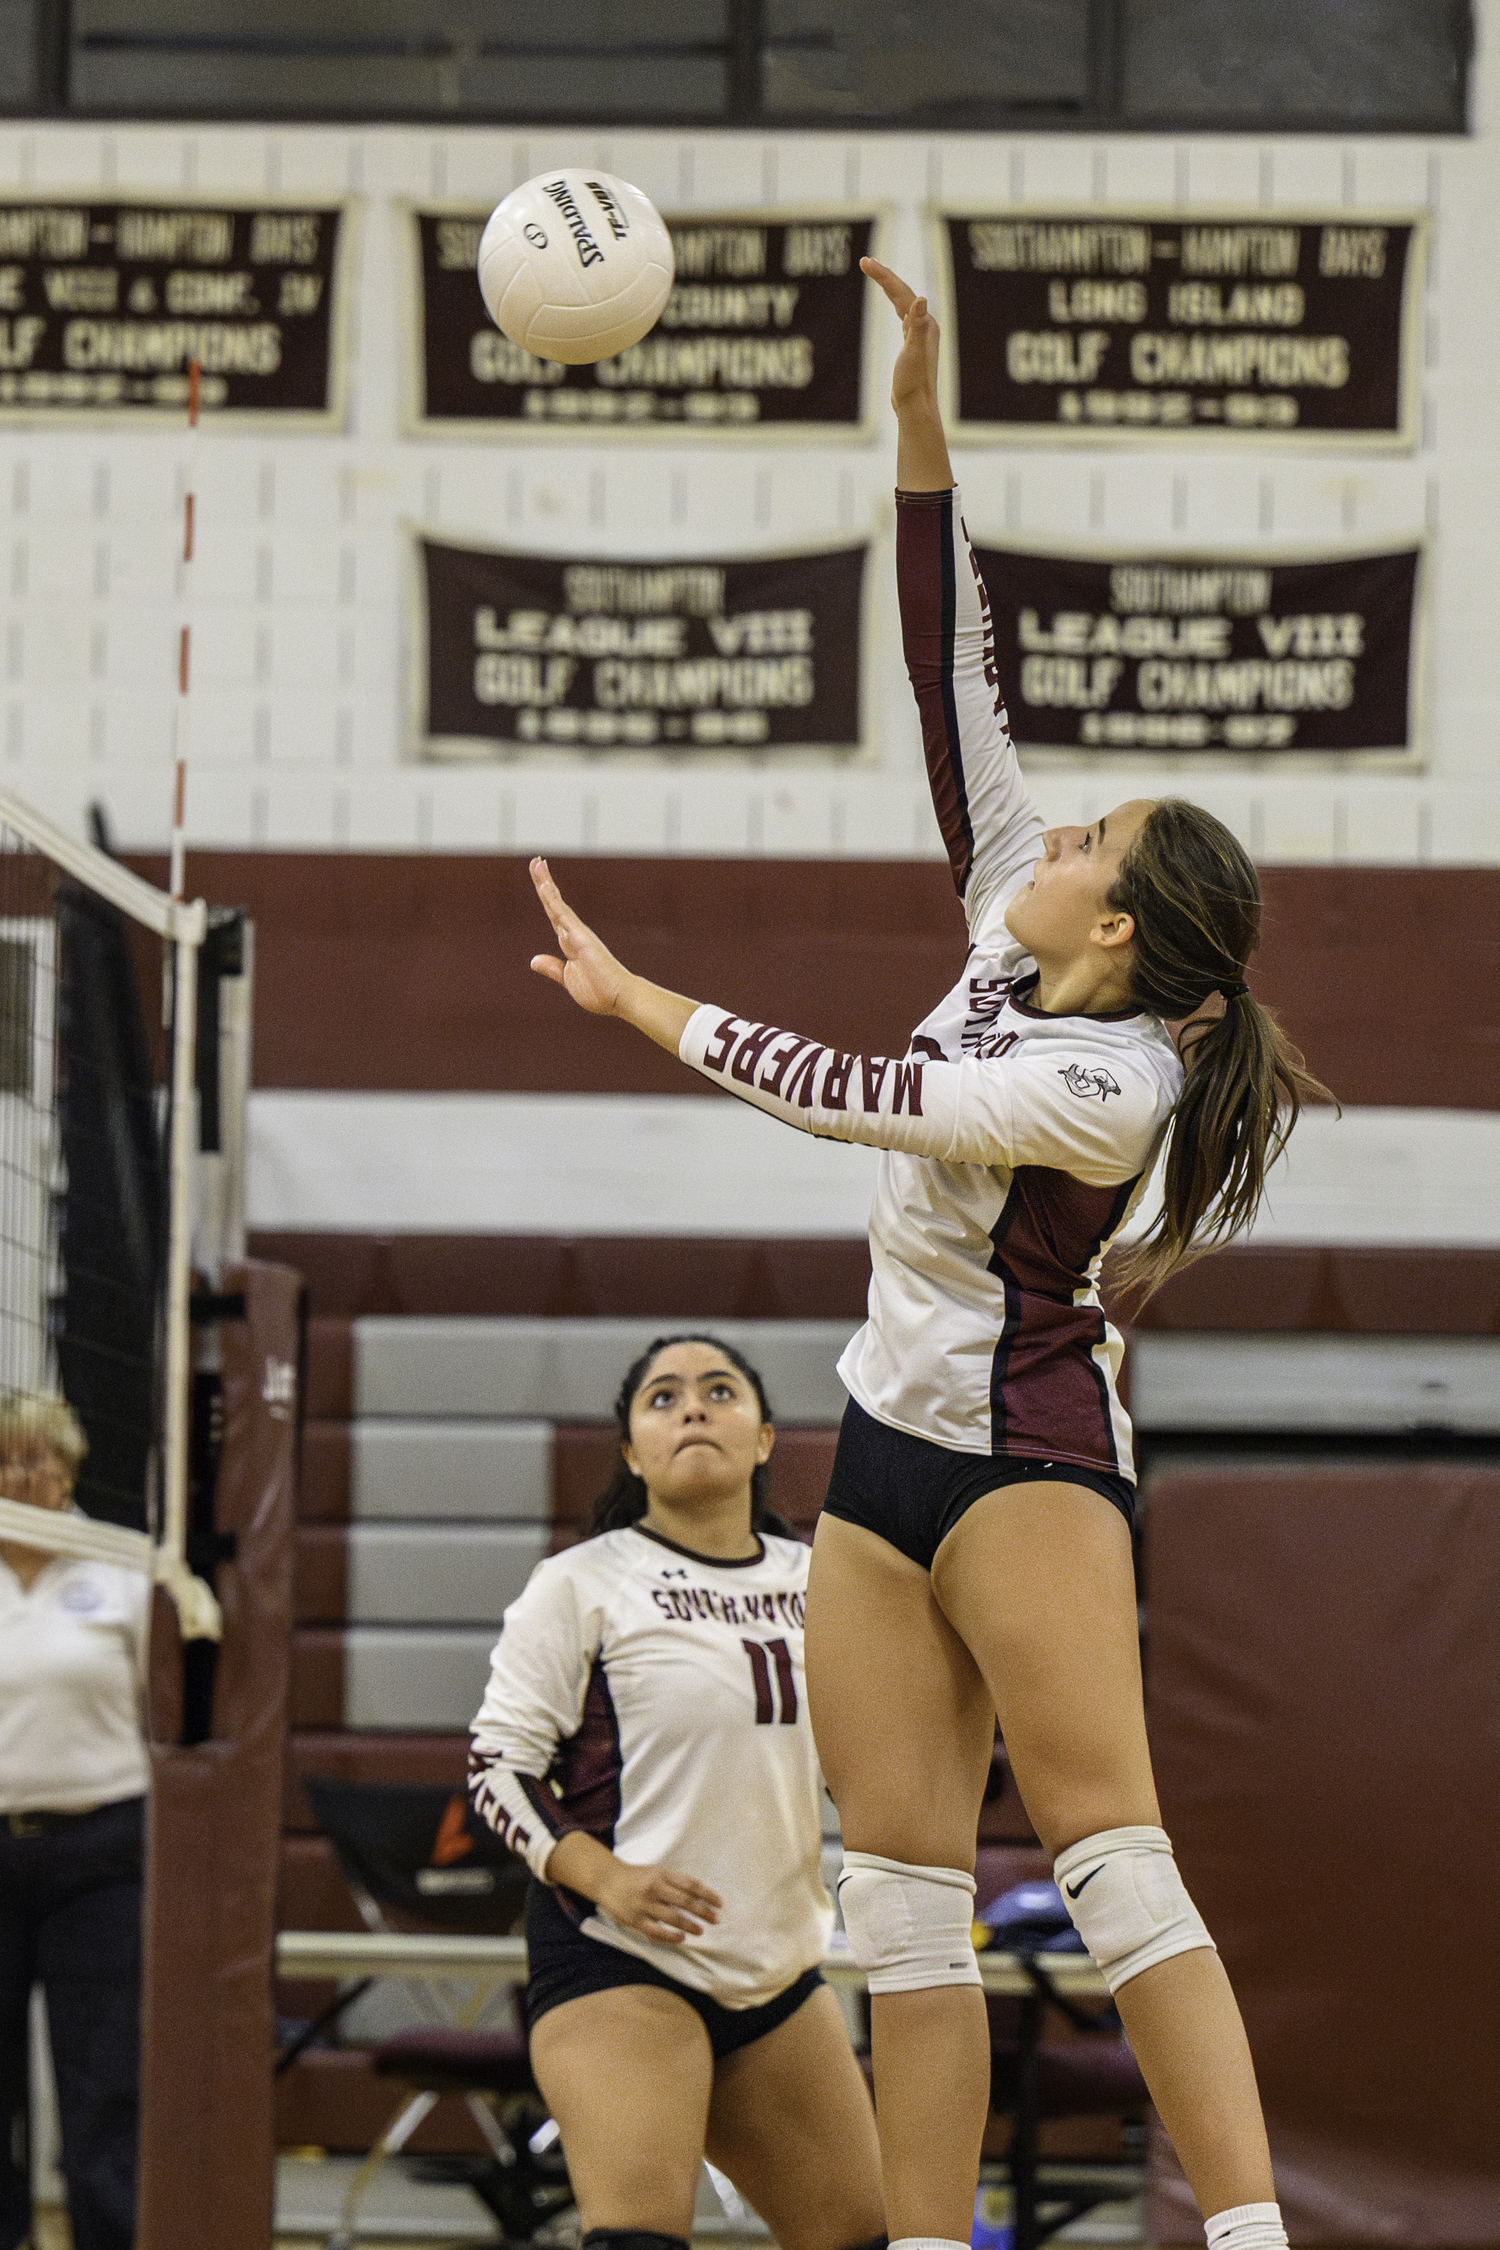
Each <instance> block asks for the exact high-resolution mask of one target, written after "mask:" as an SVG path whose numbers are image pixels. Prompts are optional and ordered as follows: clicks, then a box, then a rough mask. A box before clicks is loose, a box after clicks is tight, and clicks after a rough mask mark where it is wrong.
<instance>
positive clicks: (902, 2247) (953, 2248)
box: [890, 2234, 969, 2250]
mask: <svg viewBox="0 0 1500 2250" xmlns="http://www.w3.org/2000/svg"><path fill="white" fill-rule="evenodd" d="M890 2250H969V2245H968V2243H967V2242H955V2241H954V2240H953V2239H952V2237H951V2236H950V2235H946V2234H900V2235H897V2237H896V2239H895V2241H894V2242H893V2243H892V2244H891V2245H890Z"/></svg>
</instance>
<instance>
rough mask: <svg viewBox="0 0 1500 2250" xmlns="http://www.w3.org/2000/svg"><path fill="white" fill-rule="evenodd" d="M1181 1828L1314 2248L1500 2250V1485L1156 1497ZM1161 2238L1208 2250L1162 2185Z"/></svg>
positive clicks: (1169, 1782)
mask: <svg viewBox="0 0 1500 2250" xmlns="http://www.w3.org/2000/svg"><path fill="white" fill-rule="evenodd" d="M1149 1492H1150V1510H1149V1515H1148V1517H1147V1534H1146V1537H1147V1584H1148V1600H1149V1615H1150V1671H1149V1681H1148V1695H1149V1708H1150V1721H1151V1739H1152V1745H1153V1752H1154V1756H1155V1760H1156V1771H1157V1780H1158V1784H1159V1787H1160V1793H1161V1800H1162V1814H1163V1821H1164V1825H1165V1826H1166V1828H1167V1830H1168V1833H1169V1834H1170V1835H1171V1837H1172V1840H1173V1844H1174V1846H1175V1849H1176V1853H1177V1857H1178V1860H1179V1861H1180V1862H1181V1865H1182V1871H1183V1874H1184V1877H1185V1878H1186V1881H1187V1884H1188V1888H1189V1889H1190V1890H1191V1892H1192V1893H1193V1895H1194V1898H1195V1900H1196V1902H1197V1904H1198V1906H1199V1908H1200V1909H1201V1911H1202V1913H1203V1916H1204V1919H1205V1920H1206V1922H1207V1923H1208V1926H1209V1929H1210V1930H1211V1931H1212V1932H1213V1933H1214V1936H1215V1938H1216V1940H1217V1942H1218V1946H1219V1949H1220V1952H1221V1953H1222V1955H1223V1958H1224V1962H1225V1965H1226V1967H1227V1968H1228V1970H1229V1973H1230V1976H1231V1978H1232V1979H1233V1982H1234V1985H1235V1989H1236V1991H1237V1993H1238V1995H1239V1999H1240V2004H1241V2007H1242V2008H1243V2010H1244V2014H1245V2022H1246V2026H1247V2028H1248V2031H1249V2034H1250V2044H1251V2047H1252V2049H1253V2051H1254V2055H1255V2063H1256V2069H1257V2071H1258V2073H1259V2077H1260V2084H1261V2090H1262V2094H1263V2097H1264V2101H1265V2106H1266V2114H1267V2121H1268V2124H1269V2128H1270V2135H1271V2151H1272V2156H1273V2160H1274V2163H1275V2167H1276V2179H1277V2186H1278V2189H1279V2192H1280V2196H1281V2201H1282V2206H1283V2210H1284V2212H1285V2214H1286V2220H1287V2228H1288V2232H1289V2234H1290V2237H1291V2240H1292V2241H1293V2242H1294V2243H1299V2242H1300V2243H1318V2244H1327V2243H1361V2244H1368V2243H1381V2244H1388V2245H1394V2246H1398V2250H1437V2246H1452V2245H1479V2244H1484V2245H1493V2244H1494V2243H1495V2242H1497V2241H1500V2130H1497V2120H1500V2034H1497V2028H1496V1980H1495V1976H1494V1963H1495V1958H1496V1952H1495V1947H1496V1935H1495V1925H1496V1914H1497V1899H1500V1886H1497V1877H1496V1872H1495V1870H1496V1868H1497V1866H1500V1665H1497V1664H1496V1660H1495V1659H1496V1647H1497V1641H1496V1623H1495V1616H1496V1604H1495V1588H1496V1586H1497V1584H1500V1469H1497V1468H1496V1467H1494V1466H1492V1465H1489V1464H1484V1465H1479V1464H1472V1465H1471V1464H1465V1463H1443V1464H1437V1463H1430V1464H1423V1465H1419V1466H1403V1467H1399V1468H1397V1467H1392V1468H1390V1469H1384V1470H1382V1469H1373V1470H1372V1469H1366V1468H1359V1467H1354V1466H1352V1465H1350V1466H1326V1467H1318V1468H1313V1467H1297V1466H1293V1465H1285V1466H1276V1465H1271V1464H1265V1465H1259V1464H1258V1465H1254V1466H1251V1465H1248V1464H1246V1465H1216V1466H1214V1467H1212V1468H1208V1467H1204V1468H1201V1469H1199V1470H1197V1471H1194V1472H1191V1473H1190V1472H1189V1471H1187V1470H1186V1469H1184V1470H1181V1471H1172V1472H1166V1473H1163V1474H1162V1475H1160V1476H1158V1477H1154V1478H1152V1479H1151V1481H1150V1486H1149ZM1147 2234H1148V2239H1149V2240H1150V2241H1152V2242H1158V2243H1175V2242H1184V2243H1186V2242H1194V2243H1197V2244H1199V2245H1201V2243H1202V2239H1203V2237H1202V2231H1201V2227H1200V2225H1199V2222H1198V2219H1197V2216H1196V2214H1195V2212H1194V2209H1193V2205H1192V2201H1191V2198H1190V2196H1189V2195H1188V2192H1187V2188H1186V2185H1185V2183H1184V2182H1183V2181H1182V2179H1181V2175H1180V2174H1179V2173H1177V2172H1176V2168H1175V2166H1170V2165H1168V2164H1167V2163H1165V2162H1164V2161H1162V2160H1160V2159H1159V2160H1158V2162H1157V2163H1156V2165H1155V2168H1154V2177H1153V2185H1152V2196H1151V2202H1150V2208H1149V2213H1148V2220H1147Z"/></svg>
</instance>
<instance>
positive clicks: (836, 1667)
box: [806, 1515, 995, 2242]
mask: <svg viewBox="0 0 1500 2250" xmlns="http://www.w3.org/2000/svg"><path fill="white" fill-rule="evenodd" d="M806 1651H807V1694H808V1710H809V1715H810V1716H811V1719H812V1726H813V1734H814V1737H815V1739H816V1741H817V1745H818V1756H819V1759H820V1760H821V1762H822V1766H823V1771H824V1774H825V1775H826V1777H827V1780H828V1787H829V1791H830V1793H831V1795H832V1797H833V1800H834V1803H835V1804H836V1805H837V1806H838V1808H839V1820H840V1823H841V1825H842V1828H843V1833H844V1844H845V1847H846V1849H847V1850H850V1851H857V1852H873V1853H877V1854H879V1855H880V1856H881V1857H882V1858H885V1859H893V1860H899V1861H902V1862H903V1863H905V1864H908V1865H916V1866H940V1867H956V1868H962V1869H964V1870H972V1868H973V1866H974V1838H975V1830H976V1828H977V1826H978V1819H979V1807H980V1804H981V1802H982V1801H983V1796H984V1783H985V1776H986V1775H987V1773H988V1771H989V1764H990V1751H991V1746H992V1744H993V1741H994V1732H995V1714H994V1705H993V1703H992V1701H991V1698H990V1692H989V1689H988V1688H987V1687H986V1685H985V1682H984V1679H983V1677H982V1675H981V1673H980V1671H979V1668H978V1666H977V1665H976V1664H975V1662H974V1659H973V1658H972V1657H971V1656H970V1655H969V1653H968V1651H967V1649H965V1647H964V1646H963V1643H962V1642H961V1641H960V1639H959V1637H958V1635H957V1633H956V1632H955V1631H954V1630H953V1628H952V1626H951V1625H950V1624H949V1623H948V1622H947V1620H946V1619H945V1618H944V1616H943V1614H942V1612H941V1610H940V1609H939V1607H938V1605H937V1602H936V1600H935V1599H934V1597H933V1592H932V1584H931V1581H930V1579H929V1578H928V1576H927V1573H926V1572H925V1571H924V1570H922V1569H920V1568H919V1567H918V1565H917V1564H916V1563H914V1562H911V1561H909V1560H908V1558H907V1557H906V1556H905V1555H902V1554H899V1553H898V1552H897V1550H896V1549H895V1548H894V1547H892V1546H889V1545H888V1544H887V1543H886V1541H885V1540H883V1539H878V1538H877V1537H876V1536H875V1534H874V1533H873V1532H870V1531H864V1530H862V1529H861V1528H860V1527H859V1526H858V1525H857V1524H850V1523H844V1522H843V1521H842V1520H840V1519H839V1518H838V1517H835V1516H829V1515H824V1516H823V1518H822V1520H821V1521H820V1523H819V1525H818V1531H817V1537H816V1539H815V1540H814V1542H813V1560H812V1570H811V1574H810V1576H809V1580H808V1595H807V1640H806ZM870 2022H871V2047H872V2051H873V2058H874V2065H875V2095H876V2102H877V2105H878V2119H879V2130H880V2156H881V2173H882V2180H883V2185H884V2195H885V2210H886V2220H887V2227H888V2231H889V2233H890V2236H891V2239H892V2240H893V2241H895V2240H896V2239H898V2238H899V2237H901V2236H903V2235H913V2234H926V2235H942V2236H945V2237H947V2238H948V2239H949V2240H951V2241H956V2242H967V2241H968V2239H969V2236H970V2233H971V2232H972V2230H973V2225H974V2189H975V2183H976V2181H977V2179H978V2174H979V2144H980V2140H981V2138H982V2136H983V2133H984V2121H985V2116H986V2113H987V2111H988V2108H989V2083H990V2043H989V2020H988V2017H987V2016H986V2013H985V2006H984V1995H983V1993H982V1992H980V1991H979V1990H978V1988H977V1987H976V1986H967V1985H942V1986H938V1987H935V1988H934V1989H932V1990H930V1991H922V1992H892V1993H881V1994H878V1995H876V1996H874V1997H873V1998H872V2000H871V2003H870Z"/></svg>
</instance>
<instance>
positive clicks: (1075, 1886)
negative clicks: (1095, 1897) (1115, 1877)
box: [1063, 1859, 1104, 1898]
mask: <svg viewBox="0 0 1500 2250" xmlns="http://www.w3.org/2000/svg"><path fill="white" fill-rule="evenodd" d="M1103 1873H1104V1861H1103V1860H1102V1859H1101V1860H1100V1862H1099V1864H1098V1866H1097V1867H1091V1868H1090V1869H1089V1871H1088V1873H1087V1875H1085V1876H1084V1878H1083V1881H1082V1882H1081V1883H1064V1885H1063V1889H1064V1890H1065V1891H1066V1892H1067V1894H1068V1896H1069V1898H1077V1896H1078V1894H1079V1892H1080V1891H1086V1890H1087V1889H1088V1887H1089V1885H1090V1883H1092V1881H1093V1880H1094V1877H1095V1876H1096V1875H1102V1874H1103Z"/></svg>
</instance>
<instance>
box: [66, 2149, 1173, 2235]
mask: <svg viewBox="0 0 1500 2250" xmlns="http://www.w3.org/2000/svg"><path fill="white" fill-rule="evenodd" d="M354 2162H355V2160H354V2159H353V2158H352V2157H314V2158H306V2157H297V2156H282V2157H279V2158H278V2159H277V2182H276V2211H277V2233H276V2238H275V2250H324V2246H325V2244H326V2242H327V2237H328V2233H329V2230H330V2229H331V2227H332V2225H333V2223H334V2219H335V2217H336V2214H337V2212H338V2207H339V2203H340V2201H341V2199H342V2196H343V2193H344V2187H345V2184H346V2182H347V2180H348V2176H349V2173H350V2172H351V2170H352V2169H353V2166H354ZM992 2215H993V2216H997V2217H998V2216H999V2213H993V2212H992ZM72 2239H73V2238H72V2234H71V2232H70V2230H69V2227H68V2222H67V2218H66V2216H65V2215H64V2213H62V2212H61V2211H59V2210H57V2209H56V2208H55V2207H53V2206H50V2205H40V2206H38V2209H37V2212H36V2219H35V2224H34V2227H33V2231H32V2250H72ZM1054 2239H1055V2240H1057V2241H1059V2242H1067V2243H1078V2244H1084V2245H1097V2246H1098V2250H1106V2246H1107V2250H1114V2246H1115V2245H1120V2246H1122V2250H1124V2246H1129V2250H1135V2246H1136V2245H1138V2244H1143V2243H1144V2240H1145V2236H1144V2233H1143V2231H1142V2212H1141V2201H1140V2198H1139V2197H1138V2196H1131V2197H1128V2198H1125V2199H1123V2200H1122V2201H1120V2202H1118V2203H1104V2204H1100V2205H1099V2206H1098V2207H1097V2208H1096V2209H1095V2210H1094V2211H1092V2212H1091V2213H1090V2214H1089V2216H1088V2217H1087V2218H1085V2219H1080V2220H1078V2221H1077V2222H1076V2224H1075V2225H1073V2226H1071V2227H1068V2228H1065V2229H1064V2231H1063V2232H1062V2233H1061V2234H1060V2235H1058V2236H1056V2237H1055V2238H1054ZM360 2240H361V2242H362V2243H368V2244H369V2245H370V2246H371V2250H377V2246H378V2250H458V2246H463V2245H469V2246H472V2250H479V2246H481V2245H487V2244H491V2243H498V2242H499V2240H500V2234H499V2231H498V2229H497V2228H496V2227H495V2225H494V2223H493V2222H492V2221H491V2220H490V2219H489V2217H488V2214H487V2213H486V2212H485V2211H484V2210H483V2209H482V2207H481V2206H480V2204H479V2203H478V2202H477V2201H476V2199H475V2198H474V2196H472V2195H471V2194H470V2193H469V2191H468V2189H467V2188H464V2187H461V2186H459V2187H454V2186H446V2185H438V2184H434V2183H431V2182H425V2181H417V2180H413V2179H411V2178H409V2177H408V2176H407V2174H406V2172H405V2169H404V2167H403V2166H402V2165H400V2164H399V2163H391V2164H387V2165H386V2166H385V2167H384V2171H383V2174H382V2177H381V2178H380V2179H379V2180H377V2181H376V2182H375V2184H374V2186H373V2187H372V2188H371V2190H370V2193H369V2196H368V2197H367V2199H366V2202H365V2206H364V2218H363V2222H362V2225H361V2229H360ZM741 2246H743V2250H770V2236H769V2235H768V2234H767V2233H766V2231H765V2229H764V2228H763V2227H761V2226H759V2225H758V2224H757V2223H756V2222H755V2221H754V2219H751V2220H750V2222H749V2224H748V2225H744V2224H739V2225H735V2224H732V2223H731V2222H730V2221H729V2219H728V2218H727V2216H726V2214H725V2213H724V2211H723V2210H722V2209H721V2208H720V2207H719V2205H718V2202H717V2199H716V2197H715V2195H714V2192H713V2189H712V2187H711V2185H710V2183H709V2181H708V2179H707V2177H706V2176H705V2178H704V2180H703V2183H702V2187H701V2189H700V2192H699V2197H698V2211H697V2217H696V2222H695V2226H694V2233H693V2250H741ZM558 2250H562V2244H561V2242H560V2243H559V2245H558Z"/></svg>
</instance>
